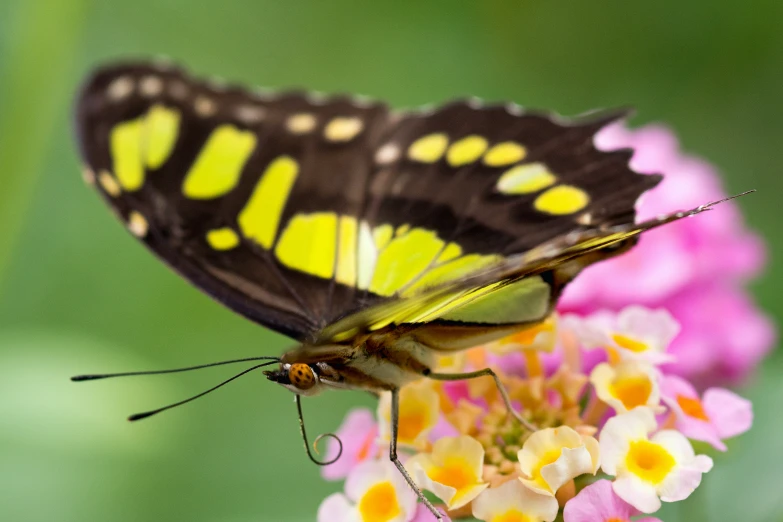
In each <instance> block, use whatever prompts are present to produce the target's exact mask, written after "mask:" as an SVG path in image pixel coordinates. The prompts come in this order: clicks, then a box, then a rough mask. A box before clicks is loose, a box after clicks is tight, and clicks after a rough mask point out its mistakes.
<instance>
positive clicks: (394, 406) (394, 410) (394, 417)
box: [389, 389, 443, 522]
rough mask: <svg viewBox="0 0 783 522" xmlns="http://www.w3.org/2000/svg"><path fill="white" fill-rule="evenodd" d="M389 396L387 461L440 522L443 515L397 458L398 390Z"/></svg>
mask: <svg viewBox="0 0 783 522" xmlns="http://www.w3.org/2000/svg"><path fill="white" fill-rule="evenodd" d="M391 394H392V400H391V445H390V447H389V459H390V460H391V461H392V462H393V463H394V465H395V466H397V469H398V470H399V471H400V473H402V476H403V477H405V481H406V482H407V483H408V485H409V486H410V487H411V488H412V489H413V491H414V492H415V493H416V496H418V497H419V500H421V501H422V502H423V503H424V505H425V506H427V509H429V510H430V511H431V512H432V514H433V515H435V518H436V519H437V520H438V522H442V521H443V515H441V513H440V511H438V510H437V509H435V506H433V505H432V502H430V501H429V500H427V497H425V496H424V492H423V491H422V490H421V488H419V486H417V485H416V483H415V482H414V481H413V478H412V477H411V476H410V473H408V470H407V469H405V466H403V465H402V462H400V459H399V458H397V429H398V428H399V424H400V390H398V389H395V390H392V392H391Z"/></svg>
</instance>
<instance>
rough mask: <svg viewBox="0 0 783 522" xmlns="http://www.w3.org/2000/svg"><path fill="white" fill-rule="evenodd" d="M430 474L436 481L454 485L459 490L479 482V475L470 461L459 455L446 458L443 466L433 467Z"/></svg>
mask: <svg viewBox="0 0 783 522" xmlns="http://www.w3.org/2000/svg"><path fill="white" fill-rule="evenodd" d="M429 476H430V478H431V479H432V480H434V481H435V482H438V483H440V484H443V485H444V486H449V487H452V488H454V489H456V490H457V491H458V492H459V491H461V490H462V489H465V488H468V487H470V486H473V485H475V484H476V483H477V482H478V477H477V476H476V474H475V473H474V472H473V470H472V469H471V468H470V465H469V464H468V462H467V461H465V460H464V459H461V458H458V457H448V458H446V460H445V462H444V463H443V466H442V467H436V468H434V469H432V471H431V472H430V473H429Z"/></svg>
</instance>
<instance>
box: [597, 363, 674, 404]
mask: <svg viewBox="0 0 783 522" xmlns="http://www.w3.org/2000/svg"><path fill="white" fill-rule="evenodd" d="M659 379H660V374H659V373H658V371H657V370H656V369H655V368H653V367H652V366H651V365H649V364H647V363H644V362H639V361H624V362H621V363H619V364H617V365H615V366H612V365H610V364H608V363H601V364H599V365H598V366H596V367H595V368H593V371H592V372H591V373H590V383H591V384H592V385H593V387H594V388H595V393H596V395H597V396H598V398H599V399H600V400H602V401H603V402H605V403H606V404H608V405H609V406H611V407H612V408H614V409H615V411H617V412H618V413H624V412H626V411H629V410H632V409H634V408H636V407H637V406H648V407H650V408H652V409H654V410H656V411H658V412H662V411H663V408H662V407H661V406H660V402H661V394H660V389H659V385H658V381H659Z"/></svg>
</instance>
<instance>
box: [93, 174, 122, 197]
mask: <svg viewBox="0 0 783 522" xmlns="http://www.w3.org/2000/svg"><path fill="white" fill-rule="evenodd" d="M98 183H99V184H100V185H101V188H103V190H105V191H106V193H107V194H108V195H110V196H111V197H113V198H116V197H117V196H119V195H120V192H122V188H121V187H120V184H119V183H118V182H117V180H116V179H114V176H112V175H111V174H109V172H108V171H106V170H102V171H100V172H99V173H98Z"/></svg>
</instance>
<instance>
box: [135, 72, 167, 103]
mask: <svg viewBox="0 0 783 522" xmlns="http://www.w3.org/2000/svg"><path fill="white" fill-rule="evenodd" d="M162 92H163V80H161V79H160V78H158V77H157V76H152V75H149V76H145V77H144V78H142V79H141V81H140V82H139V93H140V94H141V95H142V96H145V97H147V98H152V97H153V96H158V95H159V94H160V93H162Z"/></svg>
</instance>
